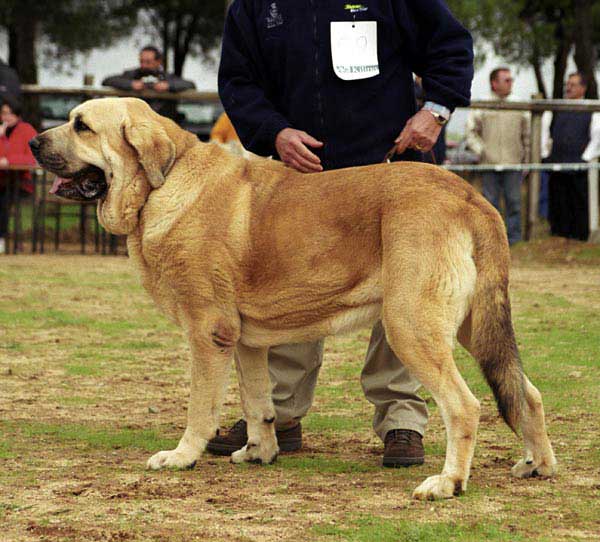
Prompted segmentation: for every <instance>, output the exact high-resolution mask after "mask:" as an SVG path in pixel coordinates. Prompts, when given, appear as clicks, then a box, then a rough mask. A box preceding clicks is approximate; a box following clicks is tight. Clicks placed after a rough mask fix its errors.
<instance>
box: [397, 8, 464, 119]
mask: <svg viewBox="0 0 600 542" xmlns="http://www.w3.org/2000/svg"><path fill="white" fill-rule="evenodd" d="M395 4H396V7H397V13H396V17H397V21H398V24H399V25H400V27H401V30H402V32H403V33H404V34H405V36H406V38H407V54H408V55H409V56H408V57H407V58H409V59H411V63H412V70H413V72H415V73H416V74H417V75H420V76H421V77H422V78H423V90H424V91H425V95H426V96H427V100H429V101H432V102H435V103H437V104H440V105H443V106H444V107H447V108H448V109H450V111H453V110H454V109H455V108H456V107H464V106H468V105H469V103H470V99H471V82H472V80H473V39H472V37H471V34H470V33H469V32H468V31H467V30H466V29H465V28H464V27H463V26H462V25H461V24H460V23H459V22H458V21H457V20H456V18H455V17H454V16H453V15H452V13H451V12H450V10H449V9H448V7H447V6H446V3H445V2H444V1H443V0H405V1H399V0H395Z"/></svg>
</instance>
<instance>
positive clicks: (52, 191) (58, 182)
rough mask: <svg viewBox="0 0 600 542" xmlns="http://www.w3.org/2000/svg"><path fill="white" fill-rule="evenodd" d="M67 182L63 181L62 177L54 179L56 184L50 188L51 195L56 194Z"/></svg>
mask: <svg viewBox="0 0 600 542" xmlns="http://www.w3.org/2000/svg"><path fill="white" fill-rule="evenodd" d="M66 181H67V179H63V178H62V177H56V178H55V179H54V182H53V183H52V188H50V194H56V191H57V190H58V187H59V186H60V185H61V184H62V183H64V182H66Z"/></svg>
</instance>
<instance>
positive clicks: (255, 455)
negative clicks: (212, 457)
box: [231, 444, 279, 465]
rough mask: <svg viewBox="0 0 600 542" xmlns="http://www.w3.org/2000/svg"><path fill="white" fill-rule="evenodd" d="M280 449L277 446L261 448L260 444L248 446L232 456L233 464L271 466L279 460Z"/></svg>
mask: <svg viewBox="0 0 600 542" xmlns="http://www.w3.org/2000/svg"><path fill="white" fill-rule="evenodd" d="M278 453H279V448H278V447H277V445H275V446H259V445H258V444H246V446H244V447H243V448H242V449H240V450H238V451H237V452H233V453H232V454H231V462H232V463H243V462H244V461H247V462H248V463H260V464H261V465H270V464H271V463H274V462H275V460H276V459H277V455H278Z"/></svg>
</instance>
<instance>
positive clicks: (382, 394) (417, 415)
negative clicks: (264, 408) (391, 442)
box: [269, 322, 427, 440]
mask: <svg viewBox="0 0 600 542" xmlns="http://www.w3.org/2000/svg"><path fill="white" fill-rule="evenodd" d="M322 362H323V340H320V341H317V342H312V343H301V344H286V345H281V346H275V347H272V348H271V349H270V350H269V372H270V375H271V381H272V383H273V402H274V404H275V412H276V413H277V420H276V422H275V423H276V426H277V429H285V428H288V427H292V426H294V425H296V423H298V421H300V420H301V419H302V418H303V417H304V416H305V415H306V413H307V412H308V409H309V408H310V406H311V405H312V402H313V399H314V394H315V386H316V384H317V377H318V375H319V369H320V368H321V364H322ZM360 381H361V384H362V388H363V391H364V394H365V397H366V398H367V399H368V400H369V402H371V403H372V404H373V405H375V414H374V417H373V429H374V430H375V433H377V435H378V436H379V438H381V440H384V439H385V435H386V433H387V432H388V431H390V430H391V429H412V430H413V431H417V432H418V433H420V434H421V435H423V434H424V432H425V426H426V425H427V406H426V405H425V401H423V399H421V398H420V397H419V396H418V395H417V390H418V389H419V388H420V387H421V385H420V384H419V382H418V381H417V380H415V379H414V378H413V377H412V376H411V375H410V374H409V373H408V371H407V370H406V368H405V367H404V365H402V363H401V362H400V360H399V359H398V358H397V357H396V356H395V355H394V353H393V352H392V350H391V348H390V347H389V345H388V343H387V340H386V338H385V332H384V330H383V326H382V325H381V322H377V324H375V326H374V327H373V331H372V333H371V341H370V343H369V348H368V350H367V357H366V360H365V366H364V368H363V370H362V373H361V376H360Z"/></svg>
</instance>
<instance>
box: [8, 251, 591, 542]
mask: <svg viewBox="0 0 600 542" xmlns="http://www.w3.org/2000/svg"><path fill="white" fill-rule="evenodd" d="M553 246H554V245H553ZM569 246H570V245H569ZM573 247H574V248H567V250H575V251H576V252H577V254H581V253H582V252H583V254H584V256H585V258H583V261H582V259H581V258H580V257H578V256H574V257H573V259H572V260H571V261H566V260H565V259H564V258H566V256H564V255H563V256H561V257H558V256H556V258H555V257H554V256H552V257H550V258H549V260H546V259H545V258H544V257H541V256H536V254H537V253H538V252H541V253H543V254H547V253H548V252H550V250H549V248H548V246H546V245H543V246H540V247H537V246H535V247H534V249H533V252H532V253H531V254H529V253H526V252H525V250H526V249H525V247H517V249H516V250H515V257H514V262H515V263H514V267H513V270H512V293H513V297H514V299H515V301H514V312H515V315H516V317H517V318H518V319H521V320H522V322H523V323H522V324H520V325H522V327H523V332H522V333H521V335H522V340H523V342H524V347H523V350H524V351H525V353H526V357H527V360H526V361H527V365H526V366H527V367H528V372H529V374H530V375H531V376H532V378H533V380H534V381H539V382H540V386H541V387H542V388H543V392H544V395H545V398H546V400H547V405H548V408H547V411H548V423H549V427H550V435H551V438H552V440H553V443H554V446H555V449H556V452H557V455H558V457H559V460H560V463H561V471H560V473H559V475H558V476H557V477H556V478H554V479H552V480H539V479H534V480H517V479H513V478H510V476H509V469H510V467H511V465H512V464H513V463H514V462H515V461H516V460H517V459H518V458H519V456H520V448H521V446H520V443H519V442H518V440H517V439H516V438H515V437H514V435H512V434H511V433H510V431H509V430H508V429H507V428H506V427H505V426H504V425H503V424H502V423H501V422H500V420H499V419H498V416H497V414H496V411H495V406H494V403H493V398H492V396H491V392H490V391H489V389H488V388H486V387H485V386H484V385H483V383H482V381H481V379H480V377H479V376H478V375H477V371H476V369H471V368H470V367H471V365H472V363H471V364H465V367H466V369H465V370H466V371H467V373H468V376H467V380H469V384H470V385H471V386H472V387H473V389H474V390H476V391H477V392H476V395H477V396H478V398H479V399H480V400H481V402H482V420H481V426H480V433H479V439H478V446H477V451H476V456H475V460H474V464H473V471H472V478H471V481H470V485H469V490H468V492H467V494H466V495H464V496H463V497H461V498H458V499H453V500H451V501H446V502H436V503H421V502H416V501H413V500H412V499H411V498H410V494H411V491H412V489H414V487H416V486H417V485H418V484H419V483H420V482H421V481H422V480H423V479H424V478H425V477H427V476H429V475H432V474H436V473H438V472H439V471H440V470H441V468H442V465H443V460H444V446H445V442H444V431H443V426H442V422H441V420H440V416H439V414H438V412H437V409H436V408H435V406H434V405H433V403H432V402H431V401H430V403H429V404H430V410H431V420H430V424H429V428H428V433H427V435H426V438H425V442H426V446H427V462H426V464H425V465H424V466H422V467H417V468H411V469H407V470H389V469H383V468H381V467H380V461H381V453H382V444H381V443H380V442H379V440H378V439H377V438H376V437H375V436H374V435H373V434H372V432H371V429H370V417H371V412H372V411H371V406H370V405H369V404H368V403H367V402H366V401H365V400H364V398H362V394H361V392H360V385H359V383H358V375H359V372H360V366H361V359H362V357H363V355H364V349H365V347H366V344H367V341H368V336H369V335H368V332H366V331H363V332H360V333H357V334H355V335H354V336H352V337H349V338H337V339H334V340H330V341H329V342H328V345H327V350H326V359H325V363H324V368H323V370H322V373H321V376H320V385H321V388H320V389H319V390H318V393H317V397H316V400H315V405H314V408H313V410H312V411H311V415H310V416H309V417H308V418H307V419H306V420H305V431H304V433H305V435H304V444H305V445H304V447H303V449H302V451H301V452H297V453H293V454H285V455H282V456H281V457H280V460H279V461H278V462H277V463H276V464H274V465H273V466H269V467H257V466H254V465H249V466H234V465H231V464H230V463H229V461H228V458H216V457H210V456H206V457H205V458H203V459H202V460H201V461H199V462H198V465H197V466H196V468H195V469H194V470H192V471H185V472H175V471H166V472H157V473H155V472H147V471H145V470H144V464H145V461H146V460H147V458H148V457H149V456H150V455H151V454H152V453H153V452H154V451H156V450H157V449H160V448H162V447H163V446H168V445H173V444H175V443H176V442H177V439H178V438H179V437H180V436H181V433H182V431H183V428H184V425H185V407H186V398H187V393H188V377H187V369H186V367H187V356H188V353H187V347H186V345H185V343H184V341H183V338H182V336H181V333H180V332H179V330H177V329H175V328H173V327H172V326H170V325H169V324H168V323H166V321H165V320H164V319H163V318H162V317H160V316H158V314H157V312H156V309H155V308H154V307H153V306H152V303H151V302H150V301H149V299H148V298H147V297H146V295H145V294H144V293H143V292H142V291H141V289H140V288H139V285H138V284H137V277H136V276H135V274H134V273H133V272H132V271H131V270H130V269H129V266H128V262H127V261H126V259H125V258H122V257H121V258H113V257H106V258H102V257H75V256H45V257H39V256H18V257H14V258H6V259H3V260H2V262H1V264H0V279H1V282H0V286H1V289H0V292H1V293H0V318H2V320H0V325H3V326H5V327H4V329H3V332H4V337H0V346H1V350H0V356H1V358H0V430H1V432H2V433H1V434H0V483H1V485H2V494H1V495H0V523H2V524H3V527H2V535H1V536H0V538H1V539H2V540H6V541H29V540H31V541H33V540H53V541H54V540H60V541H62V540H64V541H75V542H83V541H90V540H103V541H104V540H106V541H121V540H123V541H129V540H140V541H141V540H152V541H161V542H162V541H171V540H214V541H239V542H243V541H250V540H257V541H263V540H264V541H271V540H390V541H392V540H536V541H537V540H592V539H594V537H595V536H597V533H598V532H600V519H599V518H600V515H599V514H598V505H597V503H598V502H599V501H598V498H599V497H600V475H599V474H598V472H599V468H600V456H599V455H598V449H599V448H600V441H599V438H598V435H599V434H600V423H599V422H598V420H597V415H596V412H595V409H597V408H598V407H599V406H600V405H598V403H599V399H600V398H599V397H598V396H597V395H598V394H597V389H598V388H597V378H598V375H599V368H598V364H597V363H596V364H594V363H593V360H594V359H596V360H598V357H599V355H600V349H599V350H598V351H597V352H594V351H593V347H590V348H589V349H588V350H589V351H588V350H586V351H585V352H584V353H583V354H582V355H581V356H580V359H581V360H582V361H581V363H582V365H581V366H580V367H577V368H576V370H575V372H576V373H578V374H579V376H576V377H572V378H568V377H567V375H568V374H569V373H572V372H573V369H572V368H569V369H567V368H565V369H564V371H563V369H562V368H560V367H558V366H551V365H549V362H548V361H547V360H548V359H550V358H548V357H546V356H545V354H543V353H541V354H539V356H538V357H536V356H535V355H534V354H530V353H528V344H530V343H529V341H530V340H533V339H534V338H536V337H539V336H540V333H541V332H535V331H532V330H531V329H537V328H533V327H532V328H531V329H530V328H529V327H527V326H529V322H530V320H531V322H532V323H531V326H534V325H535V326H538V323H537V320H536V318H537V316H536V315H535V314H534V315H533V316H532V315H531V314H529V312H531V311H532V307H533V309H536V310H537V309H539V312H540V313H544V312H548V311H550V310H553V307H555V306H557V307H559V309H560V310H561V311H564V313H565V314H567V315H569V317H571V316H572V315H574V314H578V312H577V311H580V310H585V311H588V312H586V313H585V314H592V312H590V311H597V310H600V267H598V266H597V265H596V264H595V263H590V260H593V258H595V256H594V254H595V253H594V252H593V247H591V252H590V254H591V256H590V258H588V257H587V256H586V254H587V253H586V252H585V249H588V248H590V247H589V245H582V246H581V247H579V246H578V245H576V244H574V245H573ZM563 248H564V247H563ZM561 258H562V261H561ZM536 303H537V305H538V306H537V307H536V306H535V304H536ZM536 310H534V311H533V312H534V313H535V312H536ZM528 311H529V312H528ZM584 316H585V315H584ZM539 318H540V319H542V318H543V314H542V315H541V316H540V317H539ZM573 318H574V317H573ZM521 320H520V321H521ZM585 323H586V322H585V320H583V321H574V322H573V329H577V326H581V325H584V324H585ZM566 331H568V332H569V333H571V331H572V330H571V328H569V329H568V330H566ZM587 333H588V335H589V334H590V333H596V328H595V327H592V328H590V329H588V330H587ZM530 336H531V339H529V338H528V337H530ZM565 337H566V338H565V339H564V340H565V341H567V342H568V344H566V346H565V348H567V349H568V348H571V347H572V348H575V347H577V344H576V341H577V339H573V338H572V337H571V335H565ZM594 337H595V335H594ZM569 341H571V342H569ZM531 344H533V343H531ZM531 349H532V348H530V350H531ZM594 356H596V357H595V358H594ZM469 371H472V374H471V373H470V372H469ZM561 371H563V372H561ZM472 375H475V376H472ZM573 382H575V384H577V385H574V384H573ZM594 382H595V383H596V385H595V386H594ZM225 411H226V412H225V420H224V425H226V424H228V423H230V422H232V421H233V420H235V419H236V418H237V417H238V415H239V412H240V410H239V400H238V390H237V385H236V384H235V382H232V384H231V386H230V389H229V392H228V396H227V400H226V407H225ZM369 533H371V534H369ZM407 533H408V534H407ZM411 533H412V534H411ZM369 536H371V537H370V538H369Z"/></svg>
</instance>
